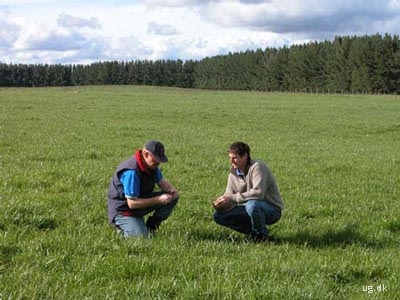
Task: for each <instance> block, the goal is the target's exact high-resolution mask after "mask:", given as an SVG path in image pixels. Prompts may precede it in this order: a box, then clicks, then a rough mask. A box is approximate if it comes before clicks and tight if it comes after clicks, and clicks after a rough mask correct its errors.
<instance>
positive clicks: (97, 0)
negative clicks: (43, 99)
mask: <svg viewBox="0 0 400 300" xmlns="http://www.w3.org/2000/svg"><path fill="white" fill-rule="evenodd" d="M376 33H380V34H382V35H384V34H386V33H388V34H390V35H398V34H399V33H400V0H201V1H200V0H187V1H185V0H165V1H161V0H130V1H129V0H114V1H111V0H14V1H3V0H0V63H9V64H10V63H13V64H19V63H22V64H90V63H92V62H98V61H113V60H117V61H131V60H153V61H154V60H159V59H160V60H163V59H165V60H166V59H172V60H177V59H181V60H183V61H185V60H189V59H192V60H201V59H203V58H205V57H212V56H216V55H224V54H228V53H229V52H231V53H234V52H242V51H246V50H257V49H262V50H264V49H266V48H281V47H284V46H288V47H290V46H291V45H293V44H303V43H308V42H312V41H324V40H332V39H334V37H335V36H354V35H373V34H376Z"/></svg>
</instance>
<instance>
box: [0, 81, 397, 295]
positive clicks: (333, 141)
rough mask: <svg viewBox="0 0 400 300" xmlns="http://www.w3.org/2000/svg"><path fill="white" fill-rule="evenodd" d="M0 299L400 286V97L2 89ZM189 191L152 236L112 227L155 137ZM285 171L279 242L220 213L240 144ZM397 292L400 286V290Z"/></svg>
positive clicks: (360, 290) (347, 291)
mask: <svg viewBox="0 0 400 300" xmlns="http://www.w3.org/2000/svg"><path fill="white" fill-rule="evenodd" d="M0 107H1V109H0V134H1V135H0V137H1V138H0V155H1V156H0V166H1V173H0V191H1V193H0V201H1V202H0V208H1V209H0V237H1V238H0V299H1V300H6V299H38V300H39V299H57V300H58V299H79V300H80V299H196V300H197V299H218V300H220V299H246V300H251V299H396V297H398V295H399V294H400V276H399V274H400V255H399V241H400V201H399V198H400V194H399V186H400V151H399V149H400V98H398V97H395V96H364V95H317V94H284V93H282V94H280V93H255V92H254V93H253V92H231V91H200V90H183V89H170V88H161V87H145V86H98V87H94V86H92V87H71V88H32V89H0ZM150 138H157V139H160V140H161V141H162V142H163V143H164V145H165V147H166V152H167V154H168V156H169V160H170V161H169V162H168V163H166V164H163V165H162V166H161V168H162V170H163V173H164V176H165V177H166V178H167V179H168V180H169V181H171V182H172V183H173V184H174V185H175V186H176V187H177V189H178V190H179V191H180V193H181V198H180V202H179V203H178V206H177V208H176V210H175V211H174V213H173V214H172V216H171V217H170V218H169V219H168V220H167V221H166V222H165V223H164V224H163V226H162V227H161V230H160V231H159V232H158V234H157V235H156V236H155V237H154V238H153V239H150V240H145V239H131V240H125V239H122V238H120V237H119V236H117V235H116V234H115V233H114V231H113V230H112V228H111V227H110V226H109V225H108V224H107V217H106V194H107V188H108V184H109V180H110V178H111V176H112V173H113V172H114V169H115V167H116V166H117V165H118V164H119V163H120V162H122V161H123V160H124V159H126V158H127V157H129V156H130V155H132V154H133V153H134V151H135V150H136V149H138V148H140V147H142V145H143V143H144V142H145V141H146V140H148V139H150ZM236 140H243V141H245V142H247V143H248V144H249V145H250V147H251V150H252V157H254V158H260V159H263V160H264V161H265V162H266V163H267V164H268V165H269V166H270V168H271V169H272V171H273V173H274V174H275V177H276V179H277V182H278V184H279V187H280V190H281V194H282V197H283V199H284V202H285V205H286V210H285V211H284V213H283V217H282V219H281V221H280V222H278V223H277V224H275V225H273V226H271V227H270V229H271V234H272V236H273V237H274V239H275V242H273V243H271V244H269V245H267V244H252V243H249V242H247V240H246V239H245V237H244V236H242V235H240V234H238V233H234V232H232V231H230V230H228V229H225V228H222V227H220V226H217V225H216V224H214V223H213V221H212V212H213V210H212V208H211V206H210V200H212V199H214V198H216V197H217V196H219V195H220V194H222V192H223V191H224V188H225V185H226V178H227V174H228V169H229V161H228V159H227V154H226V149H227V146H228V145H229V144H230V143H232V142H234V141H236ZM397 299H398V298H397Z"/></svg>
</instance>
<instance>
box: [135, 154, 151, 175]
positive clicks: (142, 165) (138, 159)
mask: <svg viewBox="0 0 400 300" xmlns="http://www.w3.org/2000/svg"><path fill="white" fill-rule="evenodd" d="M135 159H136V162H137V164H138V166H139V169H140V171H141V172H142V173H150V170H149V168H147V166H146V163H145V162H144V159H143V155H142V150H136V152H135Z"/></svg>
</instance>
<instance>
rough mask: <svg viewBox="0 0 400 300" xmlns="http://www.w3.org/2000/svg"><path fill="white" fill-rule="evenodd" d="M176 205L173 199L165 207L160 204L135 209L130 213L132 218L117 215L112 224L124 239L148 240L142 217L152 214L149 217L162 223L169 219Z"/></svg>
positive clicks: (176, 200)
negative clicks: (136, 237)
mask: <svg viewBox="0 0 400 300" xmlns="http://www.w3.org/2000/svg"><path fill="white" fill-rule="evenodd" d="M177 203H178V199H175V200H173V201H171V203H169V204H167V205H162V204H160V205H155V206H150V207H146V208H143V209H135V210H133V211H132V212H133V213H134V215H135V216H134V217H133V216H124V215H122V213H120V214H117V215H116V216H115V217H114V224H115V225H116V227H117V228H118V230H119V233H120V234H121V235H122V236H124V237H135V236H143V237H145V238H148V237H149V230H148V228H147V226H146V223H145V220H144V217H145V216H146V215H147V214H150V213H151V212H154V213H153V214H152V216H151V217H152V218H154V219H156V220H158V221H159V222H162V221H164V220H166V219H167V218H168V217H169V215H170V214H171V213H172V210H173V209H174V207H175V205H176V204H177Z"/></svg>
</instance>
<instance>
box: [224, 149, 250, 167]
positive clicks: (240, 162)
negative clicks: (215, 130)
mask: <svg viewBox="0 0 400 300" xmlns="http://www.w3.org/2000/svg"><path fill="white" fill-rule="evenodd" d="M228 155H229V161H230V163H231V165H232V167H234V168H235V169H239V170H242V171H245V169H246V165H247V157H248V155H247V153H245V154H244V155H243V156H239V155H238V154H236V153H233V152H229V153H228Z"/></svg>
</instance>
